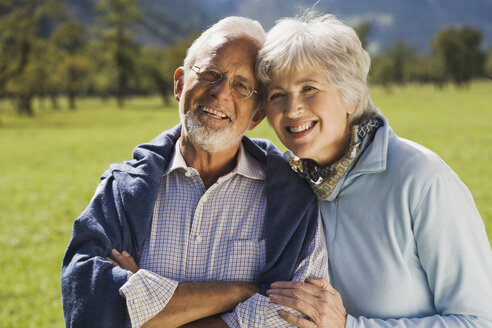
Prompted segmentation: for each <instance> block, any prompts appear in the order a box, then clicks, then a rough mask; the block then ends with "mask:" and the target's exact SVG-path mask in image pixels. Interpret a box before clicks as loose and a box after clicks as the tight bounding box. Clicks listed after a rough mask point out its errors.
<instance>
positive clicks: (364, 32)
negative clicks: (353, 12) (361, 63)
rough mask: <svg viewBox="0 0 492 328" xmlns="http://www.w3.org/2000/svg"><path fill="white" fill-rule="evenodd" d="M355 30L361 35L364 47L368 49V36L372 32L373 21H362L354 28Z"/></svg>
mask: <svg viewBox="0 0 492 328" xmlns="http://www.w3.org/2000/svg"><path fill="white" fill-rule="evenodd" d="M354 30H355V32H356V33H357V35H358V36H359V39H360V42H361V43H362V47H363V48H364V49H366V46H367V38H368V37H369V34H370V33H371V30H372V26H371V23H367V22H366V23H362V24H359V25H358V26H356V27H355V28H354Z"/></svg>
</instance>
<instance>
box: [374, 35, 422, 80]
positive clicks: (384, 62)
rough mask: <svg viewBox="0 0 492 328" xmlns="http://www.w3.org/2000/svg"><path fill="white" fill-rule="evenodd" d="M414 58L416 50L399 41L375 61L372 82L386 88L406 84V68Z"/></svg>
mask: <svg viewBox="0 0 492 328" xmlns="http://www.w3.org/2000/svg"><path fill="white" fill-rule="evenodd" d="M413 58H415V48H414V47H412V46H410V45H407V44H405V43H404V42H403V41H401V40H397V41H396V42H395V44H394V45H393V46H392V47H391V48H388V49H386V50H385V51H384V52H383V53H382V54H381V55H379V56H377V57H375V58H374V59H373V61H372V67H371V73H370V79H371V81H372V82H375V83H381V84H383V85H384V86H385V87H389V86H390V85H391V84H394V83H396V84H403V83H405V82H406V76H405V71H406V66H407V65H408V64H409V62H410V61H411V60H412V59H413Z"/></svg>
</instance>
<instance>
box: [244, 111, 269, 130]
mask: <svg viewBox="0 0 492 328" xmlns="http://www.w3.org/2000/svg"><path fill="white" fill-rule="evenodd" d="M265 116H266V112H265V108H264V107H263V106H262V107H260V109H258V110H257V111H256V113H255V114H254V115H253V118H252V119H251V123H250V124H249V128H248V130H253V129H254V128H255V127H256V126H257V125H258V124H260V122H261V121H263V119H264V118H265Z"/></svg>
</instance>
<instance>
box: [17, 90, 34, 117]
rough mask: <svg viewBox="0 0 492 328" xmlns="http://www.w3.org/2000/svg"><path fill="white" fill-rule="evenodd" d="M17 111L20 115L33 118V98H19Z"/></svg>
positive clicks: (27, 96)
mask: <svg viewBox="0 0 492 328" xmlns="http://www.w3.org/2000/svg"><path fill="white" fill-rule="evenodd" d="M17 111H18V113H19V115H27V116H32V115H33V114H34V113H33V111H32V96H31V95H26V96H19V98H18V101H17Z"/></svg>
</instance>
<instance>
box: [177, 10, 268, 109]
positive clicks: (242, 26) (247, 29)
mask: <svg viewBox="0 0 492 328" xmlns="http://www.w3.org/2000/svg"><path fill="white" fill-rule="evenodd" d="M212 38H214V39H223V42H228V41H231V40H233V39H237V38H246V39H248V40H249V41H250V42H251V43H252V44H253V45H254V46H255V47H257V48H258V49H260V48H261V47H262V46H263V43H265V39H266V33H265V30H264V29H263V27H262V26H261V24H260V23H259V22H258V21H255V20H253V19H250V18H246V17H239V16H229V17H226V18H223V19H221V20H220V21H218V22H217V23H215V24H214V25H212V26H210V27H209V28H208V29H207V30H205V31H204V32H203V33H202V34H201V35H200V36H199V37H198V38H197V39H196V40H195V41H194V42H193V43H192V45H191V46H190V47H189V48H188V51H187V53H186V57H185V59H184V63H183V65H184V72H185V75H186V74H188V73H189V71H190V67H191V66H192V65H194V64H195V62H196V58H197V56H198V55H199V53H200V51H203V50H210V49H208V48H207V47H209V45H208V43H209V42H210V41H211V39H212ZM212 43H213V42H212ZM258 89H259V90H256V91H257V92H258V98H257V99H258V100H257V101H255V107H254V109H253V115H254V114H255V113H256V112H257V111H258V110H260V109H261V108H262V107H263V104H262V102H261V101H260V100H259V99H261V98H262V97H263V93H264V88H263V85H262V84H261V83H260V84H259V86H258Z"/></svg>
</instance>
